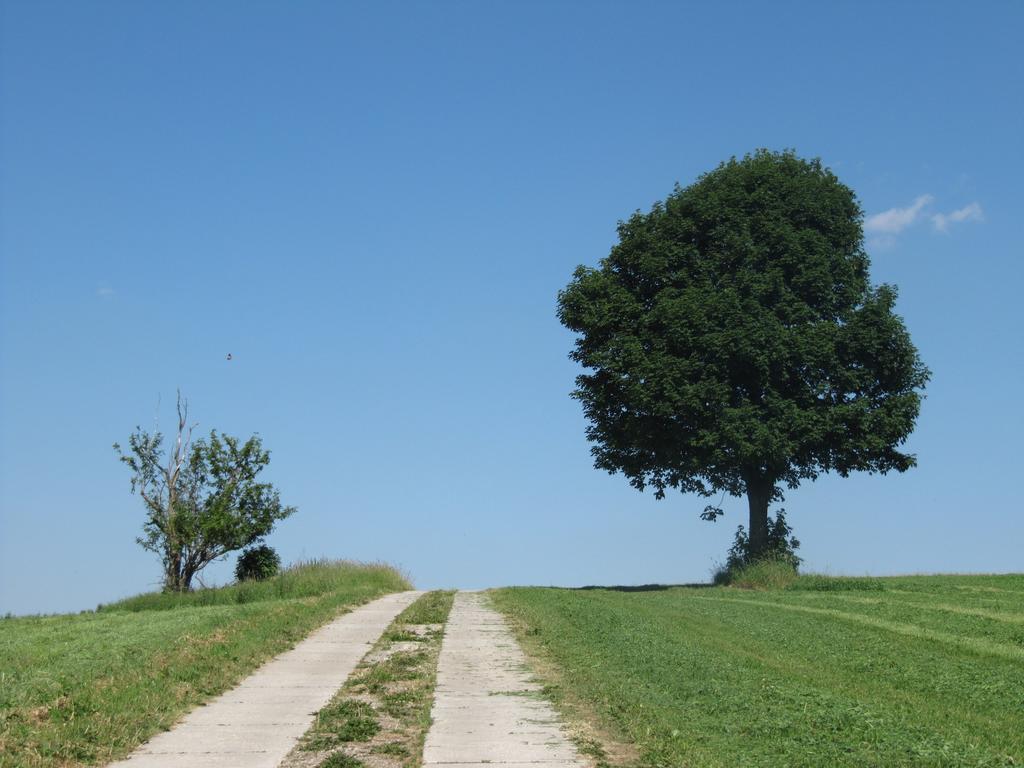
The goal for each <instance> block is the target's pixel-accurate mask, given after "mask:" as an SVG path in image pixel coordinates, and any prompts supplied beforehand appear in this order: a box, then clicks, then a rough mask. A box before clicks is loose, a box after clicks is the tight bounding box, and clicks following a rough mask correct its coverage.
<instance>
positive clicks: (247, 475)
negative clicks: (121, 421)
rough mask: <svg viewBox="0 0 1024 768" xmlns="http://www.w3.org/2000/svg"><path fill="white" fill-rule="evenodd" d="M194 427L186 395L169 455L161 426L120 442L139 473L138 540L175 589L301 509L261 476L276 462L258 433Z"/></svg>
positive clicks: (135, 486)
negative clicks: (203, 431)
mask: <svg viewBox="0 0 1024 768" xmlns="http://www.w3.org/2000/svg"><path fill="white" fill-rule="evenodd" d="M192 430H193V425H189V423H188V405H187V403H185V402H183V401H182V399H181V396H180V395H179V396H178V430H177V434H176V436H175V440H174V445H173V447H172V448H171V450H170V451H168V453H167V456H166V457H165V456H164V449H163V435H162V434H160V433H159V432H156V433H153V434H149V433H147V432H145V431H143V430H142V429H141V428H136V430H135V432H134V433H132V435H131V436H130V437H129V438H128V450H127V451H125V450H122V448H121V446H119V445H118V444H116V443H115V444H114V450H116V451H117V452H118V454H119V456H120V460H121V461H122V462H124V463H125V464H126V465H127V466H128V468H129V469H130V470H131V472H132V479H131V485H132V491H133V492H138V494H139V495H140V496H141V497H142V501H143V503H144V504H145V507H146V521H145V523H144V524H143V535H142V536H140V537H139V538H138V539H137V541H138V542H139V544H141V545H142V546H143V547H144V548H145V549H147V550H149V551H151V552H154V553H156V554H157V555H159V556H160V559H161V561H162V563H163V569H164V590H165V591H169V592H187V591H189V590H190V589H191V588H192V579H193V578H195V575H196V574H197V573H199V571H201V570H202V569H203V568H205V567H206V566H207V565H209V564H210V563H212V562H213V561H214V560H217V559H219V558H221V557H224V556H225V555H227V554H228V553H229V552H233V551H235V550H239V549H242V547H246V546H248V545H250V544H252V543H254V542H258V541H261V540H262V539H263V538H264V537H265V536H267V534H269V533H270V532H271V530H273V527H274V524H275V523H276V522H277V521H278V520H282V519H284V518H286V517H288V516H289V515H291V514H292V513H293V512H295V508H294V507H285V506H283V505H282V504H281V498H280V494H279V493H278V492H277V490H275V489H274V487H273V486H272V485H270V484H269V483H261V482H258V480H257V475H258V474H259V473H260V472H261V471H262V470H263V468H264V467H266V466H267V464H268V463H269V462H270V453H269V452H268V451H266V450H264V449H263V444H262V442H261V441H260V439H259V438H258V437H256V436H255V435H254V436H253V437H250V438H249V439H248V440H246V441H245V442H244V443H242V442H241V441H240V440H239V439H238V438H235V437H231V436H229V435H224V434H218V433H217V431H216V430H214V431H212V432H210V436H209V439H199V440H193V439H192Z"/></svg>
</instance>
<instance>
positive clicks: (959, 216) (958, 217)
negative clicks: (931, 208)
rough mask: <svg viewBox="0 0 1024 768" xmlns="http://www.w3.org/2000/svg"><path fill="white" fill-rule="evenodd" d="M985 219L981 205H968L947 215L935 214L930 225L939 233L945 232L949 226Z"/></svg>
mask: <svg viewBox="0 0 1024 768" xmlns="http://www.w3.org/2000/svg"><path fill="white" fill-rule="evenodd" d="M984 218H985V214H984V212H983V211H982V210H981V205H979V204H978V203H970V204H969V205H965V206H964V207H963V208H960V209H958V210H956V211H951V212H949V213H936V214H933V215H932V224H934V225H935V229H937V230H938V231H939V232H945V231H947V230H948V229H949V225H950V224H959V223H960V222H961V221H981V220H983V219H984Z"/></svg>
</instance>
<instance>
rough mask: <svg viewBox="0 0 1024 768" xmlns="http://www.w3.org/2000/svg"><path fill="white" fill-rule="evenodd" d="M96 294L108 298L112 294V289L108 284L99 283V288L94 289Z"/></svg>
mask: <svg viewBox="0 0 1024 768" xmlns="http://www.w3.org/2000/svg"><path fill="white" fill-rule="evenodd" d="M96 295H97V296H99V297H100V298H101V299H109V298H110V297H111V296H113V295H114V289H113V288H111V287H110V286H109V285H101V286H100V287H99V288H97V289H96Z"/></svg>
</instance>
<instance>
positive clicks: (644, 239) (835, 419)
mask: <svg viewBox="0 0 1024 768" xmlns="http://www.w3.org/2000/svg"><path fill="white" fill-rule="evenodd" d="M862 220H863V213H862V211H861V208H860V206H859V204H858V202H857V198H856V196H855V195H854V193H853V192H852V191H851V190H850V189H849V188H848V187H846V186H844V185H843V184H842V183H840V181H839V180H838V179H837V178H836V176H835V175H833V174H832V173H831V172H830V171H829V170H828V169H826V168H824V167H822V165H821V162H820V161H818V160H809V161H808V160H804V159H801V158H799V157H797V156H796V154H794V153H793V152H781V153H777V152H770V151H767V150H760V151H758V152H756V153H754V154H752V155H747V156H746V157H744V158H743V159H741V160H737V159H736V158H733V159H731V160H729V161H728V162H725V163H722V164H721V165H720V166H719V167H718V168H716V169H715V170H713V171H711V172H709V173H707V174H705V175H703V176H701V177H700V178H699V179H698V180H697V181H696V182H695V183H694V184H692V185H691V186H689V187H686V188H685V189H684V188H680V187H679V186H678V185H677V186H676V188H675V190H674V191H673V193H672V194H671V195H669V197H668V198H667V199H666V200H665V201H664V202H659V203H656V204H655V205H654V207H653V208H652V209H651V210H650V212H648V213H642V212H640V211H637V212H636V213H635V214H634V215H633V216H632V217H630V219H629V220H628V221H624V222H620V223H619V226H618V234H619V242H618V244H617V245H615V246H614V247H613V248H612V250H611V253H610V254H609V255H608V256H607V257H606V258H605V259H603V260H602V261H601V263H600V265H599V266H598V268H596V269H594V268H589V267H585V266H581V267H578V268H577V270H576V272H575V275H574V278H573V280H572V282H571V283H570V284H569V285H568V287H567V288H566V289H565V290H563V291H562V292H561V293H560V294H559V297H558V314H559V318H560V320H561V321H562V323H563V324H564V325H565V326H567V327H568V328H570V329H571V330H573V331H576V332H577V333H578V334H579V336H578V337H577V341H576V346H575V350H574V351H573V353H572V355H571V356H572V358H573V359H574V360H576V361H577V362H579V363H581V364H582V365H583V366H584V367H585V368H587V369H589V371H588V372H586V373H584V374H582V375H580V376H579V377H578V378H577V389H576V391H575V393H574V396H575V397H576V398H578V399H579V400H580V401H581V402H582V403H583V408H584V411H585V414H586V416H587V417H588V419H589V426H588V428H587V436H588V438H589V439H590V440H591V441H592V442H593V447H592V449H591V450H592V453H593V455H594V459H595V465H596V466H597V467H598V468H601V469H605V470H608V471H609V472H612V473H615V472H622V473H623V474H624V475H625V476H626V477H627V478H628V479H629V481H630V482H631V483H632V485H633V486H634V487H636V488H637V489H639V490H643V489H644V488H645V487H647V486H651V487H653V488H654V489H655V492H656V495H657V496H658V498H662V497H664V495H665V491H666V489H669V488H674V489H678V490H680V491H682V492H684V493H685V492H693V493H698V494H701V495H704V496H711V495H713V494H716V493H728V494H730V495H733V496H742V495H744V494H745V495H746V497H747V500H748V506H749V511H750V530H749V549H750V554H751V555H753V556H756V555H758V554H760V553H762V552H763V551H764V549H765V545H766V540H767V526H768V507H769V504H770V503H772V502H773V501H775V500H779V499H781V498H782V492H783V487H788V488H795V487H797V485H799V483H800V481H802V480H806V479H814V478H816V477H817V476H818V475H819V474H820V473H822V472H829V471H833V472H837V473H838V474H840V475H842V476H844V477H845V476H846V475H847V474H849V473H850V472H853V471H857V470H863V471H867V472H881V473H886V472H889V471H890V470H896V471H899V472H903V471H905V470H907V469H909V468H910V467H912V466H914V465H915V463H916V462H915V458H914V456H913V455H911V454H908V453H904V452H901V451H900V450H899V447H900V446H901V445H902V444H903V443H904V441H905V440H906V439H907V437H908V436H909V434H910V433H911V431H912V430H913V427H914V422H915V420H916V418H917V415H918V412H919V409H920V404H921V398H922V394H921V391H922V390H923V388H924V386H925V384H926V382H927V380H928V377H929V373H928V370H927V368H925V366H924V365H923V364H922V362H921V360H920V358H919V356H918V353H917V350H916V349H915V347H914V345H913V344H912V343H911V340H910V336H909V334H908V332H907V329H906V327H905V326H904V323H903V320H902V319H901V318H900V317H899V316H898V315H896V314H895V313H894V311H893V307H894V304H895V301H896V289H895V287H893V286H890V285H880V286H877V287H875V286H872V284H871V282H870V279H869V276H868V266H869V260H868V256H867V254H866V253H865V250H864V236H863V228H862ZM719 512H720V510H717V508H715V507H713V506H709V507H707V508H706V510H705V515H704V516H705V517H707V518H711V519H714V517H715V516H716V515H717V513H719Z"/></svg>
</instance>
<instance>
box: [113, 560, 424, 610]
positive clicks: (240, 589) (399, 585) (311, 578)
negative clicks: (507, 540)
mask: <svg viewBox="0 0 1024 768" xmlns="http://www.w3.org/2000/svg"><path fill="white" fill-rule="evenodd" d="M356 578H357V579H358V581H359V582H360V583H361V584H364V585H366V586H367V587H369V588H371V589H372V588H373V587H379V588H380V591H381V592H382V593H383V592H392V591H398V590H403V589H412V586H411V585H410V584H409V580H408V578H406V576H405V575H404V574H402V573H401V572H400V571H399V570H398V569H397V568H395V567H394V566H391V565H386V564H384V563H359V562H355V561H351V560H325V559H320V560H306V561H301V562H298V563H295V564H293V565H290V566H288V567H287V568H285V569H284V570H283V571H281V572H280V573H279V574H278V575H277V576H274V577H273V578H270V579H266V580H263V581H243V582H239V583H237V584H229V585H227V586H224V587H213V588H208V589H197V590H196V591H194V592H183V593H178V592H149V593H146V594H142V595H135V596H134V597H127V598H125V599H124V600H118V601H117V602H116V603H110V604H107V605H100V606H98V607H97V609H96V610H97V611H100V612H106V611H166V610H170V609H173V608H194V607H198V606H208V605H241V604H245V603H259V602H264V601H267V600H290V599H293V598H300V597H319V596H320V595H325V594H328V593H329V592H334V591H336V590H338V589H341V588H343V587H345V586H346V585H348V584H351V583H352V581H353V579H356Z"/></svg>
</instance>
